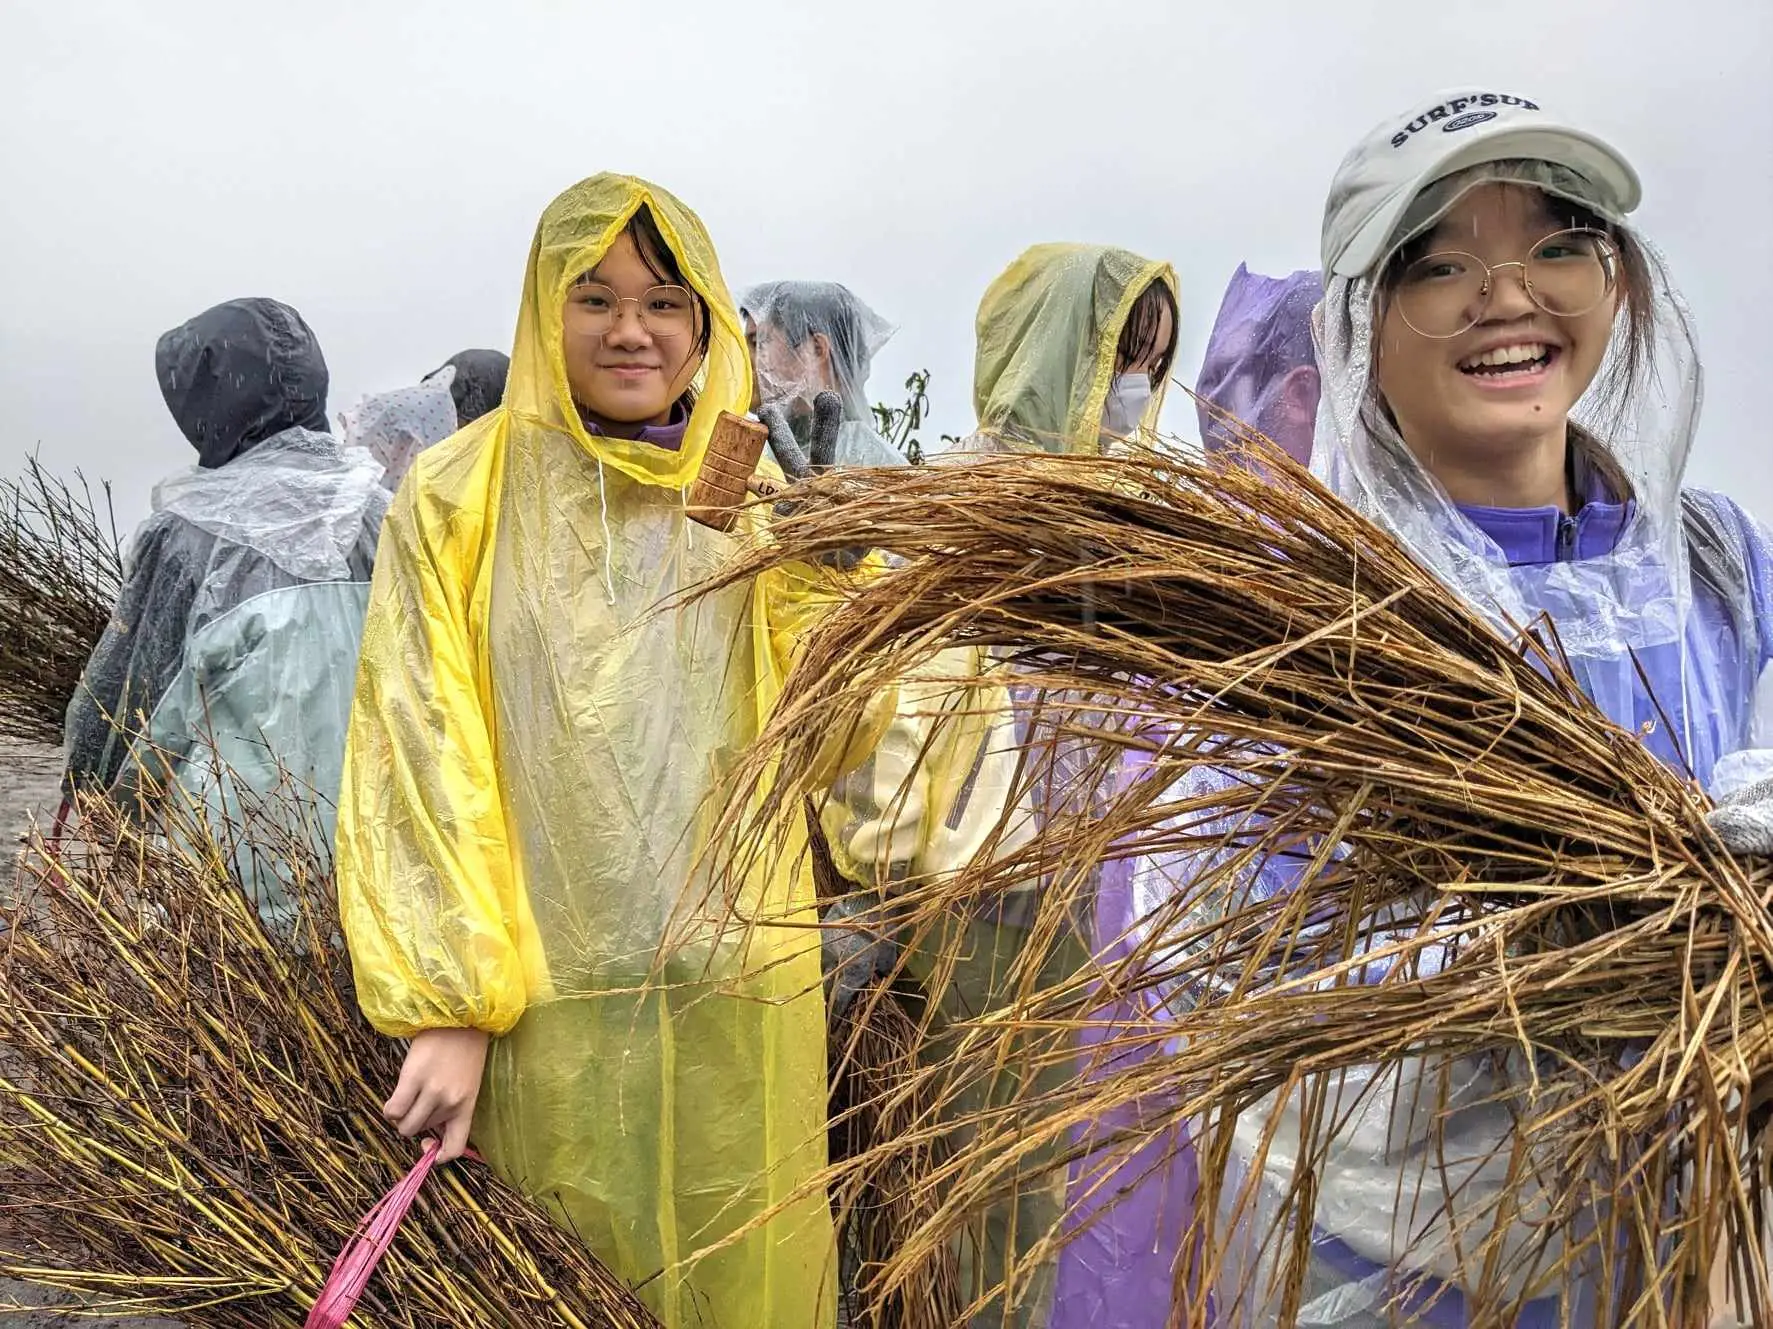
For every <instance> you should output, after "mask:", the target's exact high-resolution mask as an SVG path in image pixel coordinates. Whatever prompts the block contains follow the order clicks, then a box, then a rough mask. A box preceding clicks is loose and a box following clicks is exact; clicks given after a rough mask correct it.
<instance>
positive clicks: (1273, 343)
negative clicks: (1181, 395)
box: [1194, 263, 1324, 463]
mask: <svg viewBox="0 0 1773 1329" xmlns="http://www.w3.org/2000/svg"><path fill="white" fill-rule="evenodd" d="M1323 293H1324V282H1323V278H1322V277H1320V276H1319V275H1318V274H1317V273H1315V272H1310V271H1306V272H1295V273H1293V274H1291V275H1290V276H1286V277H1264V276H1262V275H1261V274H1260V273H1256V272H1251V271H1250V270H1249V268H1248V267H1246V266H1245V265H1243V264H1242V263H1240V264H1238V266H1237V271H1236V272H1235V273H1233V274H1232V277H1231V284H1230V285H1229V286H1227V287H1226V288H1225V301H1224V303H1223V304H1221V305H1220V306H1219V317H1218V319H1217V320H1216V321H1215V322H1214V324H1213V332H1212V335H1211V336H1210V337H1208V338H1207V354H1206V359H1205V360H1204V361H1203V362H1202V363H1201V367H1200V379H1199V381H1198V382H1197V383H1196V384H1195V388H1194V390H1195V394H1196V396H1197V397H1200V398H1203V399H1204V401H1205V402H1211V403H1212V405H1213V406H1215V407H1217V408H1218V410H1219V411H1220V412H1224V414H1225V415H1229V416H1231V417H1232V420H1234V421H1236V422H1238V423H1241V424H1243V425H1246V426H1248V427H1249V428H1251V429H1254V430H1256V431H1257V432H1258V433H1260V434H1262V435H1263V436H1264V437H1266V438H1269V439H1272V440H1273V441H1274V442H1276V443H1278V444H1280V446H1281V447H1282V449H1284V450H1285V451H1286V453H1287V455H1288V456H1290V457H1292V458H1293V459H1294V460H1295V461H1299V462H1305V463H1309V462H1310V460H1311V436H1312V431H1313V429H1314V427H1315V426H1316V424H1317V406H1318V375H1317V352H1316V350H1315V349H1314V348H1313V346H1312V343H1311V315H1312V310H1313V309H1314V308H1316V306H1317V302H1318V301H1319V300H1320V299H1322V298H1323ZM1196 409H1197V410H1198V411H1199V413H1200V430H1201V434H1200V437H1201V442H1202V443H1203V444H1204V445H1205V446H1206V448H1207V450H1208V451H1209V452H1212V451H1215V450H1217V449H1219V448H1222V447H1225V446H1226V445H1227V444H1228V443H1230V442H1232V441H1233V436H1234V431H1233V429H1232V428H1231V426H1230V424H1229V423H1228V422H1227V421H1226V420H1225V419H1223V418H1222V416H1221V415H1219V414H1218V413H1216V412H1214V411H1213V410H1211V409H1209V408H1208V407H1207V406H1206V405H1205V404H1203V403H1202V402H1196Z"/></svg>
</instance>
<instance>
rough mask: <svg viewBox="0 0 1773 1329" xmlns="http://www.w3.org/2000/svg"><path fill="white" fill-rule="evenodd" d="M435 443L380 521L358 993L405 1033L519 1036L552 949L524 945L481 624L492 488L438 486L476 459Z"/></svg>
mask: <svg viewBox="0 0 1773 1329" xmlns="http://www.w3.org/2000/svg"><path fill="white" fill-rule="evenodd" d="M437 451H438V450H434V452H433V453H428V454H425V456H423V457H422V458H421V461H420V465H419V466H417V467H415V468H414V471H413V473H412V474H411V475H409V476H408V479H407V483H406V484H404V485H403V486H402V487H401V490H400V493H399V495H398V496H397V497H396V499H395V501H394V503H393V505H392V507H391V508H390V511H389V514H388V519H387V521H386V523H385V525H384V526H383V529H382V539H381V547H380V552H379V555H378V558H377V561H376V569H375V577H374V580H373V583H372V587H371V592H370V604H369V612H368V618H367V620H366V622H365V625H364V634H363V653H362V657H361V663H360V665H359V670H358V679H357V692H356V698H355V701H354V704H353V708H352V716H351V724H350V731H349V738H348V742H347V751H346V758H345V774H344V782H343V788H342V790H341V794H340V799H339V836H338V890H339V908H340V912H341V915H342V918H343V923H344V932H345V939H346V941H347V943H348V944H349V947H350V951H351V960H352V965H353V969H354V972H355V976H356V983H357V995H358V1000H359V1003H360V1004H361V1005H362V1007H363V1011H364V1014H365V1015H366V1016H367V1017H368V1018H369V1020H370V1022H371V1023H372V1024H374V1025H375V1026H376V1028H378V1029H380V1030H381V1031H382V1032H383V1033H385V1034H388V1035H390V1036H393V1037H410V1036H411V1035H412V1034H414V1033H416V1032H418V1031H419V1030H422V1029H429V1028H439V1027H472V1028H476V1029H484V1030H486V1031H487V1032H489V1033H493V1034H502V1033H505V1032H507V1031H508V1030H509V1029H510V1028H511V1027H512V1026H513V1025H514V1024H515V1023H516V1022H517V1019H518V1017H519V1016H520V1015H521V1014H522V1013H523V1011H524V1008H525V1006H526V1004H527V1002H528V1000H529V998H530V995H531V993H532V989H533V986H534V985H535V984H536V983H537V982H538V981H540V979H539V975H538V973H537V972H536V971H537V969H538V967H539V961H534V960H533V959H532V960H531V961H530V962H529V963H526V953H527V954H529V955H531V956H533V955H534V954H535V953H536V951H537V949H539V948H534V947H526V945H525V944H524V939H525V938H526V937H533V925H532V924H531V922H530V919H529V915H528V906H527V902H526V900H525V899H524V897H523V894H522V884H521V882H520V880H519V879H518V870H517V865H516V860H515V856H514V855H513V853H512V847H511V845H510V843H509V841H508V838H507V830H506V822H505V817H504V810H503V806H502V803H501V797H500V785H499V780H498V775H497V767H496V753H495V749H494V743H493V737H492V726H491V723H490V718H489V715H488V713H487V709H486V704H485V700H484V697H485V692H484V690H483V688H482V686H481V676H482V673H483V669H484V660H483V658H482V656H481V653H480V650H479V647H478V646H477V644H476V640H475V634H474V633H473V632H472V630H471V625H470V605H471V604H472V602H473V598H474V586H475V584H476V582H477V580H478V578H479V575H480V573H481V569H482V565H483V560H484V558H486V557H488V556H489V555H487V553H486V552H485V550H484V549H483V542H484V538H485V534H486V520H487V519H486V513H487V511H488V507H489V504H490V496H489V495H488V493H487V492H486V490H487V486H486V485H484V484H481V485H479V486H478V491H479V492H475V490H476V488H477V486H476V485H475V484H473V483H468V484H465V485H464V484H462V483H461V482H460V480H459V479H456V480H453V481H452V482H451V483H450V484H449V485H447V486H446V485H445V484H444V483H443V482H441V481H439V480H438V479H437V476H438V475H439V473H440V472H442V471H444V470H445V468H446V465H447V466H449V467H451V468H453V469H455V470H462V469H470V470H472V469H476V468H472V467H464V466H460V465H456V463H457V461H458V460H459V456H460V450H456V451H454V452H452V453H451V454H450V455H449V456H447V457H439V456H438V455H437ZM433 461H437V462H441V463H444V464H441V465H436V466H433V465H428V464H427V463H431V462H433ZM477 469H479V470H481V471H482V472H486V471H487V467H486V466H485V465H484V464H483V465H482V466H481V467H479V468H477ZM480 478H481V479H484V475H482V476H481V477H480ZM446 488H448V489H462V490H466V491H467V492H466V496H464V494H462V493H448V492H444V491H445V490H446Z"/></svg>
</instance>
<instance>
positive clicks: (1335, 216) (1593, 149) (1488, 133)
mask: <svg viewBox="0 0 1773 1329" xmlns="http://www.w3.org/2000/svg"><path fill="white" fill-rule="evenodd" d="M1516 159H1525V160H1529V161H1547V162H1553V163H1555V164H1557V165H1559V166H1562V167H1565V168H1566V169H1568V170H1571V171H1574V172H1575V173H1576V174H1577V175H1579V176H1581V177H1582V179H1583V180H1584V181H1585V182H1587V184H1588V185H1589V186H1591V187H1592V189H1593V191H1594V192H1593V198H1592V200H1590V201H1592V202H1593V203H1594V204H1596V205H1597V206H1598V208H1599V210H1600V211H1602V212H1603V213H1606V214H1608V215H1609V216H1611V217H1612V218H1614V219H1618V218H1622V217H1624V216H1625V215H1626V214H1627V213H1629V212H1630V211H1631V210H1632V209H1633V208H1635V207H1637V205H1638V202H1639V201H1640V199H1641V198H1642V197H1643V188H1642V186H1641V185H1640V184H1639V183H1638V173H1637V172H1636V171H1634V170H1633V169H1632V168H1631V163H1630V162H1628V161H1626V160H1625V158H1624V157H1623V156H1621V155H1620V154H1619V152H1618V151H1617V150H1616V149H1615V148H1613V147H1612V146H1611V145H1610V144H1608V143H1606V142H1604V141H1603V140H1601V139H1598V138H1596V137H1595V136H1594V135H1593V134H1590V133H1587V132H1586V131H1584V130H1580V129H1577V128H1575V127H1574V126H1573V125H1571V124H1570V123H1569V122H1568V121H1566V120H1563V119H1561V118H1559V117H1558V116H1555V115H1552V114H1551V113H1550V112H1548V111H1545V110H1543V109H1542V108H1541V107H1540V106H1539V104H1538V103H1537V102H1533V101H1529V100H1527V99H1526V98H1525V97H1516V96H1513V95H1511V94H1508V93H1500V92H1472V91H1461V92H1445V93H1440V94H1438V95H1437V96H1436V97H1435V98H1434V100H1432V101H1430V102H1428V103H1426V104H1425V105H1422V106H1419V107H1417V108H1416V109H1414V110H1412V111H1410V112H1408V113H1407V114H1405V115H1401V116H1397V117H1394V118H1392V119H1389V120H1386V121H1385V122H1384V123H1383V124H1381V125H1379V126H1378V127H1377V128H1376V129H1374V130H1373V132H1372V133H1370V134H1368V135H1367V137H1365V138H1364V139H1362V140H1361V141H1360V143H1359V145H1358V146H1356V148H1355V149H1354V151H1353V152H1351V153H1349V154H1348V156H1346V157H1345V158H1343V159H1342V165H1341V167H1340V168H1339V169H1338V170H1337V172H1336V178H1335V180H1334V181H1333V182H1332V183H1331V185H1330V200H1329V202H1328V203H1327V204H1326V205H1325V206H1324V235H1323V250H1324V252H1323V259H1324V275H1325V276H1326V277H1331V276H1335V277H1359V276H1361V275H1362V274H1364V273H1368V272H1371V271H1372V270H1373V269H1374V268H1375V267H1377V266H1378V264H1379V262H1380V260H1382V259H1383V258H1384V257H1385V255H1386V250H1387V248H1388V246H1389V245H1390V242H1391V238H1392V232H1393V231H1395V230H1396V229H1397V227H1398V224H1399V223H1400V222H1401V221H1402V220H1403V218H1404V214H1405V213H1406V212H1407V211H1409V208H1410V204H1411V203H1412V202H1413V201H1415V199H1416V196H1417V195H1418V194H1420V193H1421V192H1422V191H1423V190H1424V189H1426V188H1427V187H1428V186H1429V185H1432V184H1433V183H1434V182H1435V181H1436V180H1440V179H1444V178H1445V177H1447V176H1449V175H1452V174H1453V173H1454V172H1456V171H1463V170H1465V169H1466V168H1468V167H1471V166H1481V165H1484V164H1485V163H1487V162H1496V161H1510V160H1516Z"/></svg>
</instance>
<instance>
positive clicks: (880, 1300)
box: [806, 799, 962, 1329]
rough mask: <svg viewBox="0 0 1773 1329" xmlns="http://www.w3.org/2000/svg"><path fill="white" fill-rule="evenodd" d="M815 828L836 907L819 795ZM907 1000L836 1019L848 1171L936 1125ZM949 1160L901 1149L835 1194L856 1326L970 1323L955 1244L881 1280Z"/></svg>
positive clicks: (822, 894) (834, 1093) (939, 1151)
mask: <svg viewBox="0 0 1773 1329" xmlns="http://www.w3.org/2000/svg"><path fill="white" fill-rule="evenodd" d="M806 823H807V847H808V851H809V853H810V855H811V857H812V865H813V881H814V884H815V886H816V887H817V890H818V896H819V900H820V901H821V903H829V902H831V901H833V900H836V899H838V898H839V897H841V896H843V895H846V894H848V893H849V891H850V889H851V887H850V885H849V883H847V882H845V881H844V880H843V878H842V877H841V876H840V875H839V874H838V872H837V868H836V865H835V864H834V863H833V861H832V858H831V849H830V846H829V844H828V843H827V842H826V839H825V834H824V832H823V831H822V830H821V829H820V826H819V818H818V814H817V810H816V807H815V805H814V804H813V802H812V800H810V799H809V800H808V801H807V803H806ZM906 982H907V983H908V984H909V983H910V980H906ZM916 995H917V996H918V997H921V995H922V994H921V993H919V994H916ZM905 1000H906V998H905V997H902V996H901V995H900V994H899V993H897V992H895V991H894V990H893V984H892V982H890V981H889V980H884V979H883V980H881V981H880V982H877V983H875V984H874V985H872V986H871V987H869V988H867V989H866V990H864V991H862V992H859V993H857V994H856V995H855V996H854V997H853V998H852V999H851V1001H850V1003H849V1006H848V1007H847V1008H846V1009H845V1010H844V1012H843V1013H842V1014H841V1015H837V1016H835V1017H834V1018H833V1019H832V1021H831V1031H830V1040H829V1048H828V1057H829V1062H830V1067H831V1097H830V1121H831V1129H830V1138H829V1148H830V1157H831V1161H832V1163H833V1164H834V1165H836V1167H837V1168H838V1169H839V1170H840V1171H841V1170H842V1169H843V1168H844V1167H845V1165H846V1164H847V1163H848V1162H849V1161H850V1160H852V1159H859V1158H864V1157H867V1156H868V1155H869V1154H870V1152H871V1151H873V1150H875V1149H877V1148H878V1147H879V1146H881V1145H882V1144H886V1143H889V1142H892V1141H896V1140H898V1139H900V1138H902V1137H904V1136H905V1135H907V1134H909V1133H911V1132H913V1131H916V1130H918V1129H920V1128H922V1127H927V1126H929V1125H930V1124H931V1123H932V1121H933V1120H934V1113H933V1111H932V1105H931V1104H930V1103H928V1102H926V1101H924V1099H923V1096H922V1094H921V1092H920V1089H921V1087H922V1081H921V1080H920V1078H919V1076H918V1069H919V1067H918V1060H917V1058H918V1051H919V1048H920V1047H921V1046H922V1043H923V1038H922V1031H921V1030H920V1029H919V1027H918V1024H917V1021H915V1020H914V1019H912V1017H911V1015H910V1013H909V1012H908V1011H907V1010H906V1009H905V1005H904V1002H905ZM946 1155H947V1150H946V1148H945V1147H944V1143H943V1142H942V1141H941V1140H940V1139H935V1140H932V1141H931V1142H930V1143H929V1145H928V1146H927V1147H925V1148H921V1149H911V1150H896V1151H895V1152H894V1154H893V1158H892V1166H891V1167H890V1168H886V1169H872V1168H868V1169H861V1170H857V1171H853V1172H850V1173H849V1174H848V1175H847V1177H846V1184H844V1185H841V1186H839V1187H837V1188H835V1190H834V1192H833V1194H832V1197H831V1199H832V1208H833V1210H834V1212H835V1217H836V1220H837V1242H838V1250H839V1252H840V1253H841V1256H842V1264H843V1266H844V1267H843V1278H842V1279H841V1283H842V1286H843V1288H844V1291H845V1295H846V1298H847V1301H848V1308H849V1312H850V1314H849V1323H850V1324H852V1325H855V1326H857V1327H858V1329H946V1327H947V1326H949V1325H953V1324H957V1323H959V1322H960V1315H961V1308H962V1299H961V1295H960V1270H959V1264H958V1260H957V1259H956V1258H955V1255H954V1252H953V1251H952V1250H951V1249H949V1248H948V1247H945V1246H944V1247H942V1248H940V1249H939V1250H937V1251H935V1252H934V1253H933V1255H932V1258H931V1260H930V1261H929V1263H928V1266H927V1267H926V1268H925V1269H924V1270H923V1271H921V1273H920V1274H919V1275H918V1276H916V1277H910V1278H907V1277H903V1276H901V1278H900V1279H899V1280H898V1281H897V1282H896V1283H895V1284H894V1286H892V1287H890V1288H883V1287H882V1286H881V1283H880V1280H881V1273H882V1271H883V1270H884V1269H886V1268H887V1267H888V1266H889V1265H890V1264H891V1263H892V1262H893V1260H894V1258H895V1257H896V1256H897V1254H898V1252H897V1249H896V1244H897V1242H898V1239H899V1236H900V1234H902V1233H904V1232H907V1231H911V1230H913V1229H915V1228H916V1227H917V1226H918V1225H919V1224H920V1223H921V1222H922V1221H923V1220H924V1219H925V1218H927V1217H928V1215H926V1214H921V1213H919V1212H918V1211H917V1208H916V1206H917V1205H918V1204H919V1203H920V1202H923V1201H925V1200H927V1195H928V1191H927V1187H924V1186H922V1185H921V1184H920V1178H922V1177H923V1176H925V1175H927V1174H928V1173H930V1172H931V1171H933V1170H934V1169H935V1168H936V1167H938V1166H939V1165H940V1164H941V1163H942V1162H943V1161H944V1160H945V1158H946Z"/></svg>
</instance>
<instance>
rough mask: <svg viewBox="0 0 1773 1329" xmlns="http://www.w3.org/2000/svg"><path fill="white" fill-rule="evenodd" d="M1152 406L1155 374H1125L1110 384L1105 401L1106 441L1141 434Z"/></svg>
mask: <svg viewBox="0 0 1773 1329" xmlns="http://www.w3.org/2000/svg"><path fill="white" fill-rule="evenodd" d="M1150 406H1151V375H1150V374H1122V375H1121V376H1120V377H1118V378H1116V379H1115V380H1114V382H1113V383H1112V384H1110V385H1109V388H1108V399H1107V400H1106V401H1104V402H1103V403H1102V441H1103V442H1104V443H1112V442H1117V441H1119V440H1121V439H1128V438H1137V437H1138V436H1139V426H1140V425H1141V424H1143V423H1144V421H1145V412H1146V410H1147V409H1148V408H1149V407H1150Z"/></svg>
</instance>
